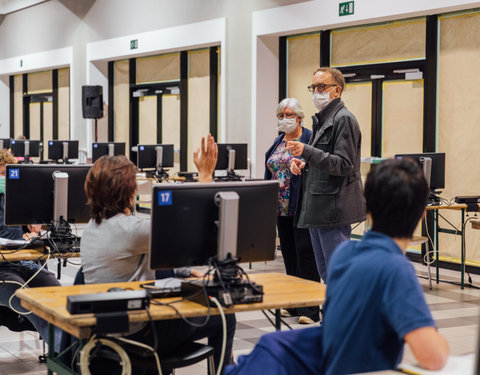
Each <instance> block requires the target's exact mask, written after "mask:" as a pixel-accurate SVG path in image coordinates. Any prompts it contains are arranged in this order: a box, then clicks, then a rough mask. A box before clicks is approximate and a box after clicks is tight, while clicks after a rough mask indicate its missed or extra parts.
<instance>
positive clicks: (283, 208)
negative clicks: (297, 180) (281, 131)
mask: <svg viewBox="0 0 480 375" xmlns="http://www.w3.org/2000/svg"><path fill="white" fill-rule="evenodd" d="M300 137H301V136H300ZM300 137H298V138H295V139H293V140H294V141H300ZM286 144H287V142H286V141H285V140H283V141H282V142H280V143H279V145H278V146H277V148H276V149H275V151H274V152H273V153H272V155H271V156H270V158H268V160H267V168H268V169H269V170H270V172H271V173H272V180H278V181H279V183H280V186H279V189H278V215H279V216H293V215H295V212H289V210H288V203H289V201H290V179H291V178H292V172H290V168H289V167H288V166H289V164H290V160H292V159H293V157H292V155H290V152H289V151H287V150H286V149H285V146H286Z"/></svg>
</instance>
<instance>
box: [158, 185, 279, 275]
mask: <svg viewBox="0 0 480 375" xmlns="http://www.w3.org/2000/svg"><path fill="white" fill-rule="evenodd" d="M217 193H222V195H227V196H228V195H232V193H236V195H237V196H238V212H237V213H236V214H234V215H228V211H229V210H228V207H227V210H225V207H223V209H224V210H223V211H222V212H224V213H225V212H227V214H226V215H224V214H220V213H219V212H220V210H221V209H222V207H219V206H217V204H216V199H217V198H218V195H217ZM225 193H228V194H225ZM233 195H235V194H233ZM277 206H278V183H277V182H276V181H254V182H225V183H222V184H214V183H186V184H160V185H157V186H154V188H153V205H152V235H151V246H150V267H151V268H152V269H163V268H173V267H182V266H196V265H204V264H207V260H208V259H209V258H211V257H213V256H216V255H218V253H219V252H218V249H219V246H218V240H219V238H218V236H219V222H223V221H224V220H222V218H223V219H227V220H226V222H227V227H226V228H220V232H222V233H225V234H226V235H227V237H226V238H223V239H222V240H221V241H223V240H226V241H228V240H229V239H230V238H229V235H230V234H231V235H232V236H235V233H236V238H237V240H236V241H235V243H234V244H233V246H234V249H233V251H234V252H236V257H238V258H239V259H240V261H242V262H255V261H267V260H272V259H274V255H275V248H276V240H275V239H276V222H277ZM230 216H233V217H230ZM232 223H233V224H235V223H238V225H233V227H228V225H229V224H232ZM220 226H221V224H220ZM222 229H223V231H222ZM233 232H235V233H233ZM232 236H231V237H232ZM226 246H228V245H226ZM224 250H226V248H221V249H220V252H221V253H224ZM232 255H233V256H235V254H232Z"/></svg>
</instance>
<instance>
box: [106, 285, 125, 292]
mask: <svg viewBox="0 0 480 375" xmlns="http://www.w3.org/2000/svg"><path fill="white" fill-rule="evenodd" d="M124 291H125V289H123V288H119V287H117V286H114V287H113V288H110V289H108V290H107V292H124Z"/></svg>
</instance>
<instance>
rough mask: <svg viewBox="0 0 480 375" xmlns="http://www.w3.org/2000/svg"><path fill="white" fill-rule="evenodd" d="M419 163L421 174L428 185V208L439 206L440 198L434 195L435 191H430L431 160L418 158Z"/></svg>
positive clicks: (426, 157)
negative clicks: (421, 169)
mask: <svg viewBox="0 0 480 375" xmlns="http://www.w3.org/2000/svg"><path fill="white" fill-rule="evenodd" d="M420 162H421V163H422V165H423V174H424V175H425V179H426V180H427V183H428V188H429V189H430V194H429V195H428V201H427V203H428V205H430V206H436V205H438V204H440V197H439V196H438V195H437V194H436V192H435V190H432V189H431V187H430V186H431V181H432V158H430V157H428V156H422V157H421V158H420Z"/></svg>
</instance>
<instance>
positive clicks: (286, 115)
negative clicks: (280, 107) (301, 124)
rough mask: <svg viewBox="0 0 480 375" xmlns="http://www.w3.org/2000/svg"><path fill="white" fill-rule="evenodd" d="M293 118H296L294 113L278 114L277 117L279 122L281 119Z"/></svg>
mask: <svg viewBox="0 0 480 375" xmlns="http://www.w3.org/2000/svg"><path fill="white" fill-rule="evenodd" d="M284 117H285V118H294V117H297V115H296V114H295V113H279V114H278V115H277V118H278V119H279V120H283V118H284Z"/></svg>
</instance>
